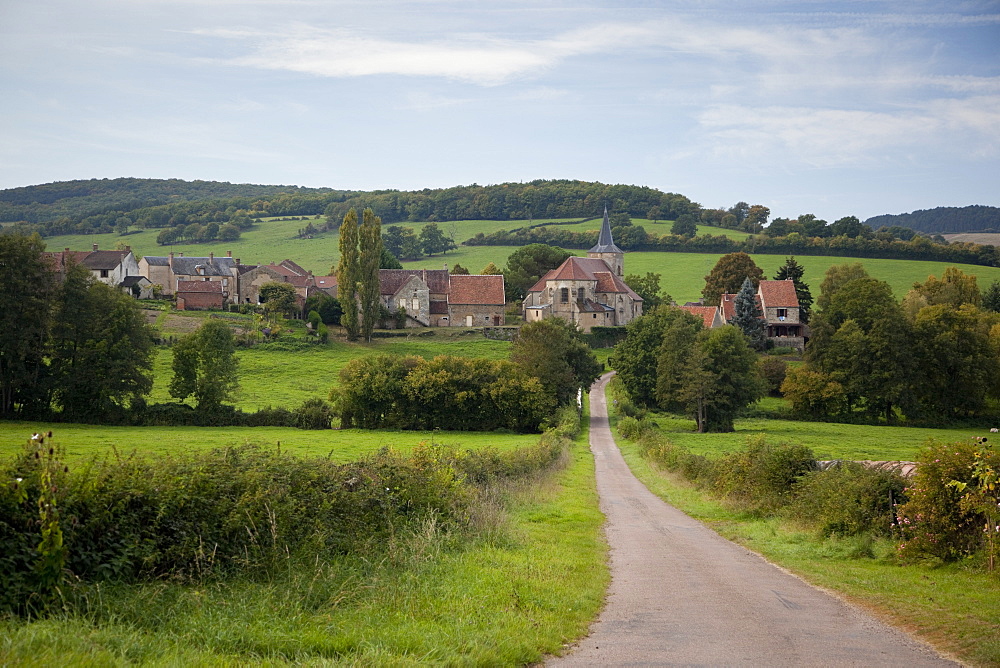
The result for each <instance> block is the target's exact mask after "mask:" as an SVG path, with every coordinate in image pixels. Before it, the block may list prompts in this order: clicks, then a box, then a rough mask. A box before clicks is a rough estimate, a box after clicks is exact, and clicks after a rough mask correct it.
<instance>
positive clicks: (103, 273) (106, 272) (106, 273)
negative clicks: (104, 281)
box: [101, 269, 108, 278]
mask: <svg viewBox="0 0 1000 668" xmlns="http://www.w3.org/2000/svg"><path fill="white" fill-rule="evenodd" d="M107 277H108V270H107V269H101V278H107Z"/></svg>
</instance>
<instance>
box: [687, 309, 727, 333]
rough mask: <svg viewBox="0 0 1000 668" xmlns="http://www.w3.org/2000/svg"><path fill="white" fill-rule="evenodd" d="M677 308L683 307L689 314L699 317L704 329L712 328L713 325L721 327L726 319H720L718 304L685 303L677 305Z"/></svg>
mask: <svg viewBox="0 0 1000 668" xmlns="http://www.w3.org/2000/svg"><path fill="white" fill-rule="evenodd" d="M677 308H679V309H684V310H685V311H687V312H688V313H690V314H691V315H694V316H697V317H699V318H701V320H702V324H703V325H704V326H705V329H714V328H715V327H722V326H723V325H725V324H726V321H725V320H723V319H722V313H720V311H719V307H718V306H701V305H698V304H685V305H684V306H678V307H677Z"/></svg>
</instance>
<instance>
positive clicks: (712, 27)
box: [0, 0, 1000, 222]
mask: <svg viewBox="0 0 1000 668" xmlns="http://www.w3.org/2000/svg"><path fill="white" fill-rule="evenodd" d="M0 90H2V91H3V95H2V96H0V188H10V187H15V186H22V185H32V184H39V183H47V182H51V181H63V180H70V179H87V178H103V177H108V178H113V177H118V176H137V177H149V178H182V179H188V180H190V179H206V180H217V181H230V182H233V183H266V184H293V185H303V186H329V187H334V188H352V189H365V190H367V189H375V188H398V189H402V190H409V189H420V188H437V187H447V186H453V185H465V184H471V183H479V184H489V183H501V182H504V181H527V180H532V179H539V178H541V179H555V178H569V179H582V180H588V181H591V180H593V181H602V182H605V183H629V184H639V185H648V186H651V187H654V188H659V189H661V190H664V191H670V192H678V193H682V194H684V195H687V196H688V197H690V198H691V199H693V200H695V201H697V202H700V203H701V204H702V205H704V206H711V207H716V206H722V207H728V206H731V205H732V204H733V203H735V202H737V201H741V200H743V201H747V202H749V203H751V204H764V205H766V206H768V207H770V208H771V211H772V215H774V216H787V217H794V216H797V215H799V214H800V213H814V214H816V215H817V216H819V217H821V218H825V219H827V220H829V221H831V222H832V221H833V220H836V219H837V218H840V217H842V216H847V215H856V216H858V217H860V218H862V219H865V218H867V217H870V216H873V215H878V214H882V213H902V212H907V211H913V210H916V209H924V208H932V207H935V206H965V205H969V204H990V205H994V206H997V205H1000V2H996V1H993V2H986V1H978V2H977V1H972V2H963V1H961V0H953V1H951V2H921V1H920V0H907V1H906V2H891V1H886V2H883V1H880V0H864V1H861V0H859V1H855V2H810V1H808V0H806V1H799V2H784V1H781V0H749V1H747V2H715V1H713V0H686V1H685V0H681V1H678V2H655V1H652V0H646V1H643V0H636V1H633V2H629V1H625V2H611V1H607V0H605V1H600V2H597V1H594V2H588V1H585V0H584V1H581V0H574V1H565V2H562V1H557V0H531V1H520V0H511V1H508V2H476V1H474V0H456V1H447V0H442V1H427V0H402V1H391V2H390V1H378V0H358V1H342V0H290V1H280V2H279V1H271V0H191V1H186V0H170V1H159V0H87V1H86V2H81V1H80V0H67V1H63V0H55V1H52V0H32V1H31V2H26V1H24V0H0Z"/></svg>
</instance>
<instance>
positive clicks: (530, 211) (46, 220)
mask: <svg viewBox="0 0 1000 668" xmlns="http://www.w3.org/2000/svg"><path fill="white" fill-rule="evenodd" d="M605 204H607V205H608V207H609V208H611V209H612V210H613V211H618V212H622V213H628V214H629V215H632V216H636V217H642V218H646V217H653V218H655V219H660V220H673V219H675V218H676V217H677V216H680V215H683V214H686V213H690V214H697V213H698V212H700V210H701V207H700V205H698V204H697V203H694V202H692V201H691V200H689V199H688V198H687V197H684V196H683V195H677V194H675V193H664V192H661V191H659V190H656V189H654V188H647V187H644V186H627V185H606V184H603V183H590V182H585V181H565V180H563V181H541V180H540V181H532V182H530V183H503V184H499V185H491V186H480V185H477V184H473V185H470V186H457V187H454V188H444V189H436V190H430V189H424V190H420V191H408V192H407V191H398V190H385V191H371V192H356V191H346V190H332V189H317V188H299V187H297V186H253V185H233V184H229V183H213V182H207V181H195V182H185V181H180V180H169V181H163V180H155V179H114V180H93V181H72V182H65V183H52V184H48V185H43V186H29V187H25V188H15V189H12V190H5V191H0V222H7V223H15V225H17V226H18V227H20V228H23V229H25V231H29V232H38V233H39V234H41V235H42V236H53V235H58V234H80V233H83V234H88V233H96V232H110V231H113V230H114V229H115V228H116V227H117V226H120V225H121V224H122V223H124V224H125V225H126V227H128V226H135V227H141V228H162V227H167V226H176V225H179V224H190V223H200V224H207V223H210V222H218V223H225V222H229V221H231V220H232V218H233V217H234V216H246V215H249V216H251V217H263V216H318V215H326V216H328V217H329V218H330V219H331V220H337V221H339V220H340V219H342V218H343V216H344V214H345V213H346V212H347V211H348V210H349V209H351V208H355V209H357V210H363V209H365V208H369V207H370V208H372V209H373V210H374V211H376V213H377V214H378V215H379V216H381V218H382V222H383V223H385V224H392V223H397V222H403V221H420V222H428V221H430V222H434V221H451V220H530V219H532V218H536V219H537V218H556V217H563V218H565V217H580V218H584V217H594V216H600V215H601V213H602V211H603V208H604V206H605ZM122 218H126V219H127V220H126V221H122V220H121V219H122Z"/></svg>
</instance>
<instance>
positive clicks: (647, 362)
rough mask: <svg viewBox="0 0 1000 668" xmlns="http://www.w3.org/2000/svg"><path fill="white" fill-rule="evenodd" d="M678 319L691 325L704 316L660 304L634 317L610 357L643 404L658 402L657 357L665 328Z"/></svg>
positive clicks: (634, 398)
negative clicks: (700, 316) (697, 316)
mask: <svg viewBox="0 0 1000 668" xmlns="http://www.w3.org/2000/svg"><path fill="white" fill-rule="evenodd" d="M676 319H682V320H684V321H685V322H688V323H691V324H692V326H695V325H697V326H699V327H700V326H701V320H700V319H699V318H696V317H695V316H693V315H691V314H690V313H688V312H687V311H684V310H682V309H679V308H677V307H674V306H665V305H664V306H659V307H658V308H655V309H653V310H651V311H648V312H646V313H644V314H643V315H641V316H639V317H638V318H635V319H634V320H632V322H630V323H629V324H628V325H626V327H625V338H624V339H623V340H622V341H620V342H619V343H618V345H616V346H615V350H614V353H613V354H612V355H611V359H610V360H609V362H610V364H611V368H612V369H614V370H615V371H617V372H618V381H619V382H620V383H621V384H622V386H623V387H624V388H625V390H626V391H627V392H628V394H629V396H630V397H631V398H632V401H634V402H635V403H636V404H638V405H640V406H646V407H652V406H655V405H656V402H657V398H656V388H657V368H656V367H657V360H658V356H659V354H660V347H661V345H662V343H663V335H664V332H665V331H667V328H668V327H669V326H670V325H671V323H673V322H674V320H676Z"/></svg>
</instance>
